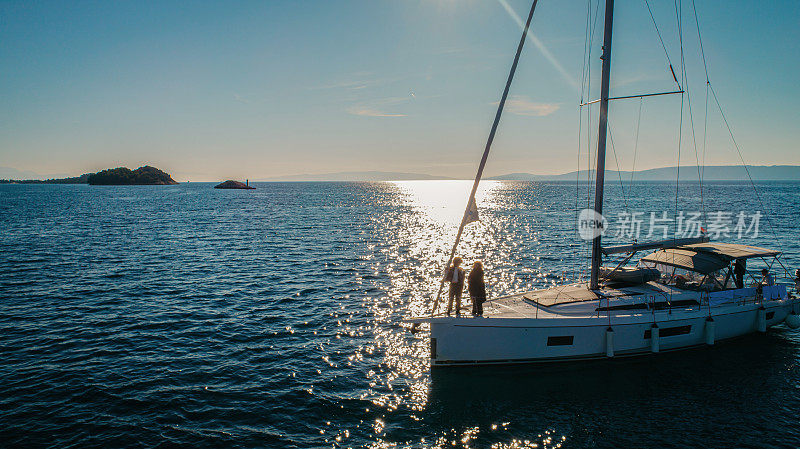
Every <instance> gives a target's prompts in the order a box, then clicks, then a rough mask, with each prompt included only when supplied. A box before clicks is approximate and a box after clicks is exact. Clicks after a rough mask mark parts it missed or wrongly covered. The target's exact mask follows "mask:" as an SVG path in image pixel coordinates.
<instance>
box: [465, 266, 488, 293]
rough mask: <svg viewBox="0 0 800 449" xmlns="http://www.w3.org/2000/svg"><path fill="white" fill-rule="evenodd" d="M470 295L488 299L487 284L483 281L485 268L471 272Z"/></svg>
mask: <svg viewBox="0 0 800 449" xmlns="http://www.w3.org/2000/svg"><path fill="white" fill-rule="evenodd" d="M469 295H470V296H472V297H475V298H484V299H486V284H485V283H484V282H483V270H480V269H476V270H472V271H471V272H470V273H469Z"/></svg>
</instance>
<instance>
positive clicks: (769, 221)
mask: <svg viewBox="0 0 800 449" xmlns="http://www.w3.org/2000/svg"><path fill="white" fill-rule="evenodd" d="M692 11H693V12H694V21H695V25H696V28H697V40H698V42H699V43H700V54H701V56H702V58H703V70H704V72H705V75H706V120H705V121H706V124H705V125H704V127H706V128H707V123H708V99H709V95H708V92H709V91H710V92H711V95H712V96H713V97H714V102H715V103H716V105H717V109H718V110H719V114H720V116H721V117H722V121H723V122H724V123H725V127H726V128H727V129H728V134H729V135H730V137H731V142H733V146H734V148H736V153H737V154H738V155H739V160H740V161H741V163H742V167H744V171H745V173H746V174H747V179H748V180H749V181H750V186H751V187H752V188H753V192H754V193H755V195H756V199H757V200H758V204H759V206H760V207H761V209H763V210H764V211H765V212H766V207H765V206H764V201H763V200H762V199H761V194H760V193H759V191H758V188H756V184H755V182H753V177H752V176H751V175H750V169H749V168H748V167H747V164H746V163H745V161H744V157H743V156H742V150H741V148H740V147H739V144H738V143H737V142H736V138H735V137H734V136H733V130H732V129H731V125H730V123H728V118H727V117H726V116H725V112H724V111H723V110H722V105H721V104H720V102H719V98H718V97H717V92H716V91H715V90H714V86H713V85H712V84H711V81H710V78H709V76H708V63H707V61H706V53H705V49H704V46H703V38H702V35H701V34H700V20H699V19H698V15H697V6H696V5H695V1H694V0H692ZM705 154H706V130H705V129H704V131H703V167H705ZM703 172H704V173H705V168H704V169H703ZM764 218H766V220H767V224H768V225H769V228H770V232H771V233H772V238H773V239H775V244H777V245H778V248H780V249H781V251H783V245H781V241H780V240H779V239H778V234H777V232H776V231H775V225H774V224H773V223H772V218H771V217H770V214H769V213H765V214H764ZM779 262H780V260H779ZM781 266H783V264H782V263H781ZM784 270H785V271H787V276H788V270H786V267H784Z"/></svg>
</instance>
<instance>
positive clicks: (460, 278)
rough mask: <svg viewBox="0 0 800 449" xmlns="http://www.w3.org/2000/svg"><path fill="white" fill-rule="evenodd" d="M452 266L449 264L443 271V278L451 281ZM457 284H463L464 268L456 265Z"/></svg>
mask: <svg viewBox="0 0 800 449" xmlns="http://www.w3.org/2000/svg"><path fill="white" fill-rule="evenodd" d="M453 268H454V267H453V266H450V267H449V268H448V269H447V271H445V272H444V280H445V281H447V282H449V283H451V284H452V283H453ZM456 284H458V285H459V286H462V287H463V286H464V269H463V268H461V267H458V282H456Z"/></svg>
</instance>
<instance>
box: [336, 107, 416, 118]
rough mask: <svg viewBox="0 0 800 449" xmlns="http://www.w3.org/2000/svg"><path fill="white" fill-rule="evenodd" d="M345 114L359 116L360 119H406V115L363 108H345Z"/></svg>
mask: <svg viewBox="0 0 800 449" xmlns="http://www.w3.org/2000/svg"><path fill="white" fill-rule="evenodd" d="M347 112H348V113H349V114H353V115H360V116H362V117H407V115H406V114H397V113H392V112H384V111H379V110H377V109H373V108H369V107H364V106H352V107H349V108H347Z"/></svg>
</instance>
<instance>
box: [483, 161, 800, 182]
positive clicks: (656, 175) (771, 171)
mask: <svg viewBox="0 0 800 449" xmlns="http://www.w3.org/2000/svg"><path fill="white" fill-rule="evenodd" d="M747 170H749V172H750V176H752V177H753V180H754V181H800V165H748V166H747ZM587 173H588V171H587V170H581V172H580V178H581V179H582V180H586V178H587V176H586V175H587ZM591 173H592V178H594V176H595V172H594V170H593V171H592V172H591ZM677 173H678V169H677V167H663V168H653V169H649V170H641V171H636V172H634V174H633V180H634V181H675V178H676V177H677ZM577 176H578V173H577V172H574V171H573V172H569V173H564V174H561V175H535V174H531V173H509V174H507V175H502V176H493V177H491V178H488V179H494V180H506V181H575V179H576V177H577ZM620 177H622V180H623V181H626V182H627V181H630V180H631V172H630V171H619V172H618V171H616V170H606V180H607V181H609V182H614V181H619V179H620ZM680 180H681V181H697V180H698V176H697V167H696V166H682V167H681V168H680ZM703 180H704V181H747V180H748V177H747V171H746V170H745V168H744V167H743V166H741V165H709V166H706V167H705V169H703Z"/></svg>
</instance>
